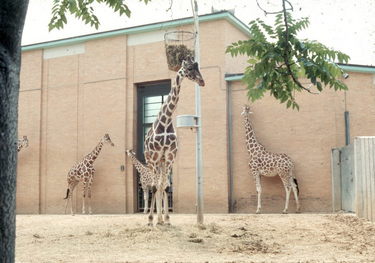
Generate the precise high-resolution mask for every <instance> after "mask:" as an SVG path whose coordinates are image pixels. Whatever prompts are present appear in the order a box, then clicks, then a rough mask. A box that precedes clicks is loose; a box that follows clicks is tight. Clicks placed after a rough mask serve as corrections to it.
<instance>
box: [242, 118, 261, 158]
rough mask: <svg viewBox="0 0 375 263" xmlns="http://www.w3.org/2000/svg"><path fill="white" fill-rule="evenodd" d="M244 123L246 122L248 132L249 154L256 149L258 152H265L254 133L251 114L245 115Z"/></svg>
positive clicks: (247, 144)
mask: <svg viewBox="0 0 375 263" xmlns="http://www.w3.org/2000/svg"><path fill="white" fill-rule="evenodd" d="M244 122H245V131H246V147H247V150H248V151H249V152H251V149H255V148H258V150H265V148H264V147H263V145H261V144H260V143H259V142H258V141H257V139H256V137H255V132H254V129H253V126H252V125H251V122H250V118H249V114H245V116H244Z"/></svg>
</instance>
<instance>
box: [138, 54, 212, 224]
mask: <svg viewBox="0 0 375 263" xmlns="http://www.w3.org/2000/svg"><path fill="white" fill-rule="evenodd" d="M185 77H186V78H188V79H190V80H192V81H194V82H196V83H198V85H200V86H204V85H205V83H204V80H203V78H202V75H201V73H200V71H199V67H198V63H197V62H194V61H193V58H191V57H187V58H186V59H185V60H184V61H182V65H181V68H180V70H179V71H178V72H177V75H176V79H175V83H174V84H173V85H172V88H171V91H170V92H169V94H168V97H167V99H166V101H165V102H164V103H163V105H162V106H161V110H160V112H159V114H158V116H157V118H156V120H155V121H154V123H153V124H152V126H151V128H150V130H149V131H148V133H147V135H146V138H145V149H144V155H145V159H146V163H147V166H148V167H150V169H151V170H152V172H153V186H155V188H156V191H155V194H153V197H152V198H154V197H155V198H156V210H157V215H158V218H157V224H163V223H166V224H169V214H168V208H164V220H163V217H162V203H163V202H164V206H167V204H168V197H167V195H166V194H163V193H164V192H165V189H166V187H167V186H168V185H169V175H170V173H171V169H172V165H173V163H174V160H175V158H176V154H177V135H176V132H175V129H174V126H173V119H172V115H173V112H174V111H175V110H176V107H177V103H178V100H179V94H180V88H181V82H182V80H183V79H184V78H185ZM151 205H153V202H152V201H151ZM152 208H153V207H151V209H150V213H149V216H148V220H149V223H148V224H149V225H152V222H153V209H152Z"/></svg>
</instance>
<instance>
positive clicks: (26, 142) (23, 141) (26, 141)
mask: <svg viewBox="0 0 375 263" xmlns="http://www.w3.org/2000/svg"><path fill="white" fill-rule="evenodd" d="M28 146H29V139H27V136H23V137H22V139H18V143H17V152H19V151H21V149H22V148H27V147H28Z"/></svg>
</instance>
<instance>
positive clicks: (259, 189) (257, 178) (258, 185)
mask: <svg viewBox="0 0 375 263" xmlns="http://www.w3.org/2000/svg"><path fill="white" fill-rule="evenodd" d="M252 173H253V176H254V179H255V187H256V190H257V195H258V205H257V211H256V213H257V214H260V209H261V208H262V205H261V202H262V201H261V195H262V185H261V183H260V175H259V173H258V172H252Z"/></svg>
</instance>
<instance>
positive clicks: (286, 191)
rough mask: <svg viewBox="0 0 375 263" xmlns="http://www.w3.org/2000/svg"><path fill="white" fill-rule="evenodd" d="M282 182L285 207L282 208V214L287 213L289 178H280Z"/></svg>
mask: <svg viewBox="0 0 375 263" xmlns="http://www.w3.org/2000/svg"><path fill="white" fill-rule="evenodd" d="M281 180H282V182H283V184H284V188H285V208H284V210H283V214H287V213H288V206H289V197H290V191H291V188H292V187H291V185H290V182H289V179H286V178H281Z"/></svg>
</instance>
